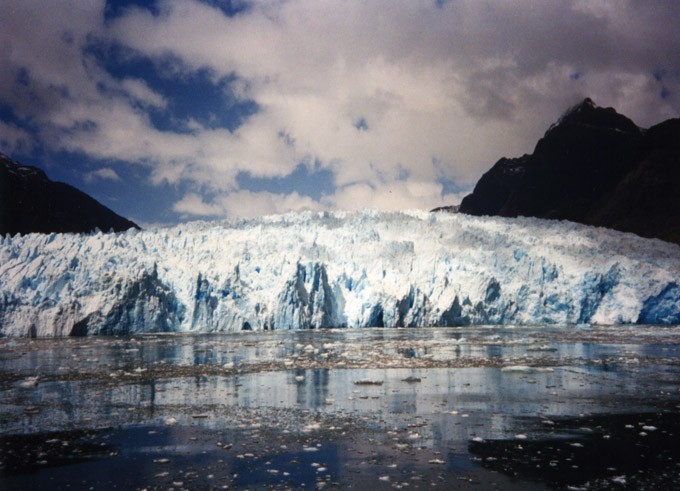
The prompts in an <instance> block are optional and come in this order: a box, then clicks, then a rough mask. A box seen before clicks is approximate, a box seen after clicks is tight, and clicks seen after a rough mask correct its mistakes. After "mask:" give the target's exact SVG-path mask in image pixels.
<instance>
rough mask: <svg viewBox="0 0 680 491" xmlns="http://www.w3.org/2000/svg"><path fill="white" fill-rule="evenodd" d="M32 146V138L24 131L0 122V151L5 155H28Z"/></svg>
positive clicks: (33, 144) (33, 143)
mask: <svg viewBox="0 0 680 491" xmlns="http://www.w3.org/2000/svg"><path fill="white" fill-rule="evenodd" d="M34 146H35V142H34V140H33V137H32V136H31V135H30V133H28V132H27V131H26V130H24V129H22V128H19V127H17V126H16V125H14V124H11V123H5V122H4V121H0V151H2V152H3V153H6V154H12V153H15V152H16V153H29V152H31V151H32V149H33V147H34Z"/></svg>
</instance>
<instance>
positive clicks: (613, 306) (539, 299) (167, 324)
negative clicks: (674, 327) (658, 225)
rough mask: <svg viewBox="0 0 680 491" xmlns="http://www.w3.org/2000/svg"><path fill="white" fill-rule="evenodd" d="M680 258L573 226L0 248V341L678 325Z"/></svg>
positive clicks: (113, 238) (190, 237) (470, 220)
mask: <svg viewBox="0 0 680 491" xmlns="http://www.w3.org/2000/svg"><path fill="white" fill-rule="evenodd" d="M679 284H680V246H677V245H674V244H670V243H666V242H662V241H659V240H649V239H641V238H639V237H637V236H634V235H631V234H623V233H619V232H614V231H609V230H605V229H598V228H591V227H586V226H582V225H577V224H574V223H570V222H557V221H543V220H538V219H530V218H519V219H504V218H488V217H471V216H466V215H459V214H456V215H453V214H433V213H426V212H416V211H414V212H378V211H363V212H351V213H350V212H335V213H311V212H309V213H297V214H287V215H279V216H269V217H262V218H258V219H252V220H242V221H233V222H219V223H214V222H213V223H207V222H194V223H188V224H183V225H179V226H176V227H174V228H168V229H157V230H150V231H143V232H140V231H134V230H130V231H128V232H125V233H118V234H103V233H97V234H93V235H77V234H63V235H61V234H51V235H41V234H30V235H26V236H15V237H5V238H0V333H1V334H3V335H6V336H67V335H85V334H123V333H136V332H159V331H185V332H186V331H202V332H203V331H205V332H212V331H229V330H244V329H245V330H249V329H252V330H257V329H300V328H302V329H305V328H320V327H344V326H347V327H363V326H386V327H392V326H444V325H446V326H453V325H465V324H543V323H560V324H579V323H595V324H618V323H636V322H643V323H665V324H677V323H680V301H679V299H680V287H679V286H678V285H679Z"/></svg>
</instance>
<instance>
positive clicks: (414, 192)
mask: <svg viewBox="0 0 680 491" xmlns="http://www.w3.org/2000/svg"><path fill="white" fill-rule="evenodd" d="M57 4H58V5H57ZM240 5H241V6H243V7H246V8H244V9H243V10H242V11H241V12H239V13H238V14H237V15H235V16H232V17H229V16H227V15H226V14H225V13H224V11H223V10H221V9H220V8H219V4H218V3H215V2H201V1H198V0H157V2H156V4H155V9H154V11H153V12H152V11H150V10H147V9H143V8H139V7H129V8H126V9H124V10H122V11H121V12H120V15H119V16H118V17H116V18H114V19H109V20H108V21H105V19H104V10H105V2H104V1H103V0H98V1H95V0H87V1H86V0H80V1H79V0H60V1H59V2H57V3H52V4H50V6H46V5H45V4H44V2H40V1H37V0H6V1H5V2H3V5H2V7H0V9H2V13H3V18H4V19H6V20H5V21H4V22H3V30H2V32H0V61H1V62H2V65H3V70H2V71H1V73H0V102H2V103H3V104H6V105H9V106H11V107H12V108H13V110H14V111H15V113H16V114H17V115H18V117H20V118H24V119H26V120H30V121H32V122H33V123H34V124H36V125H37V126H38V127H39V128H40V138H41V139H42V140H43V142H44V143H45V144H46V145H47V146H48V147H50V148H52V149H54V150H68V151H72V152H80V153H83V154H85V155H87V156H90V157H92V158H94V159H116V160H119V161H124V162H128V163H130V164H131V165H143V166H146V167H148V168H149V169H150V170H151V172H150V176H151V177H150V179H151V181H152V182H153V183H156V184H158V183H163V182H164V183H170V184H179V183H183V184H186V185H188V186H189V188H190V192H189V193H188V194H186V195H185V196H184V197H183V198H182V199H181V201H179V202H177V203H176V205H175V207H174V209H175V211H176V212H178V213H181V214H183V215H185V216H219V215H224V214H227V215H238V216H244V215H249V214H250V215H252V214H259V213H271V212H278V211H286V210H287V209H325V208H336V207H337V208H356V207H363V206H371V207H378V208H403V207H417V208H431V207H434V206H439V205H441V204H450V201H449V200H453V201H458V200H459V197H458V196H453V195H447V194H445V192H444V188H443V186H442V185H441V182H443V181H444V180H446V181H455V182H456V183H458V185H459V186H460V187H463V188H464V187H465V186H471V185H472V184H473V183H474V182H475V181H476V179H477V178H478V177H479V176H480V175H481V174H482V173H483V172H484V171H485V170H486V169H488V168H489V167H490V166H491V165H492V164H493V163H494V162H495V161H496V160H497V159H498V158H500V157H501V156H518V155H521V154H522V153H525V152H530V151H531V150H532V147H533V144H534V143H535V142H536V140H537V139H538V138H539V137H540V136H541V135H542V133H543V131H544V130H545V129H546V127H547V126H548V125H549V124H550V123H552V122H554V121H555V120H556V118H557V117H558V116H559V114H560V113H561V112H562V111H563V110H564V109H565V108H567V107H569V106H570V105H572V104H574V103H575V102H577V101H578V100H579V99H581V98H583V97H585V96H590V97H592V98H594V100H595V101H596V102H597V103H598V104H600V105H603V106H613V107H616V108H617V109H618V110H619V111H621V112H623V113H625V114H627V115H629V116H630V117H632V118H633V119H634V120H635V121H636V122H637V123H638V124H641V125H643V126H648V125H651V124H654V123H656V122H658V121H660V120H662V119H665V118H668V117H677V116H678V113H679V111H680V96H678V93H679V89H680V30H678V29H677V22H678V19H680V4H678V3H677V2H665V1H663V0H652V1H650V2H638V1H636V0H621V1H619V2H610V1H606V0H599V1H597V0H594V1H591V0H588V1H586V0H569V1H564V2H545V1H543V0H522V1H516V0H512V1H511V0H495V1H490V0H457V1H455V2H445V3H440V2H434V1H432V2H426V1H422V2H413V1H411V0H408V1H407V0H403V1H397V2H395V1H394V0H373V1H371V2H364V1H359V0H348V1H345V2H335V1H330V0H328V1H324V0H290V1H286V2H278V1H277V2H272V1H266V0H262V1H253V2H243V3H242V4H240ZM93 40H97V41H98V42H101V43H105V44H106V43H108V44H110V45H116V46H122V47H124V48H125V49H127V50H129V52H130V53H131V56H138V57H144V59H147V60H152V61H153V62H154V63H157V64H158V66H160V65H161V64H162V63H163V62H164V61H165V62H167V61H168V60H171V61H172V63H171V70H172V71H173V73H174V74H175V76H177V77H182V76H187V75H190V74H192V73H197V72H199V71H204V72H206V73H209V74H210V76H211V77H212V78H213V79H214V80H215V81H219V80H227V79H228V80H231V81H230V83H229V84H227V87H226V88H227V89H228V90H230V91H231V96H233V97H236V98H237V99H240V100H243V101H245V100H252V101H254V102H255V103H256V104H257V108H258V111H257V112H256V113H255V114H253V115H250V116H249V117H248V118H246V119H245V120H244V121H243V122H242V124H241V125H240V126H238V128H236V129H235V130H233V131H230V130H228V129H226V128H220V127H206V126H204V125H202V124H201V123H199V122H197V121H196V120H193V119H191V118H188V119H187V120H186V121H185V124H184V127H185V129H186V130H187V131H176V130H169V129H159V128H158V127H157V125H155V124H154V122H153V118H152V111H171V110H172V107H171V106H172V104H171V101H169V100H168V99H167V98H166V97H164V96H163V94H161V93H159V92H158V91H157V90H155V89H154V87H152V86H150V85H149V84H148V83H147V81H145V80H142V79H140V78H139V77H137V76H131V77H125V78H122V79H120V78H116V77H114V76H112V74H111V73H109V72H108V71H107V70H106V69H105V67H103V66H102V65H101V63H99V60H98V59H97V57H96V55H95V54H93V53H92V51H91V50H88V49H87V47H88V46H89V45H91V43H92V42H93ZM225 90H226V89H225ZM5 126H7V125H6V124H5ZM5 133H6V134H8V135H11V134H12V133H11V132H10V131H6V132H3V134H5ZM6 140H7V141H8V142H10V141H11V142H17V141H19V139H18V136H16V134H15V136H13V137H12V136H10V137H6ZM14 144H16V143H14ZM5 145H6V146H10V143H6V144H5ZM300 163H303V164H306V165H308V166H309V168H310V169H311V168H313V167H314V166H320V167H321V168H323V169H326V170H329V171H331V172H332V175H333V179H334V185H335V191H334V193H332V194H330V195H327V196H324V197H322V198H321V200H318V201H315V200H313V199H311V198H309V197H306V196H302V195H299V194H296V193H295V194H290V193H289V194H274V193H252V192H250V191H248V190H245V189H240V188H239V185H238V180H237V176H238V175H239V173H241V172H248V173H249V174H250V175H252V176H255V177H261V178H274V177H281V176H286V175H289V174H290V173H292V172H293V171H294V170H295V169H296V168H297V167H298V165H299V164H300Z"/></svg>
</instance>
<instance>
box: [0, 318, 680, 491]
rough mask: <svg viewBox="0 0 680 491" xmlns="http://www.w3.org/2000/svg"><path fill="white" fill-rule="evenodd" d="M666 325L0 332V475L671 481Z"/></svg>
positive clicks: (675, 346)
mask: <svg viewBox="0 0 680 491" xmlns="http://www.w3.org/2000/svg"><path fill="white" fill-rule="evenodd" d="M676 434H677V435H680V327H670V328H668V327H664V328H661V327H652V326H632V327H631V326H618V327H607V328H591V327H584V328H580V327H579V328H577V327H542V328H519V327H518V328H511V327H502V328H501V327H465V328H447V329H439V328H437V329H425V328H421V329H361V330H319V331H275V332H244V333H235V334H219V335H218V334H213V335H148V336H135V337H130V338H113V337H111V338H105V337H100V338H70V339H57V340H48V339H46V340H30V339H9V338H3V339H0V488H1V489H3V490H11V489H27V488H34V489H170V488H172V489H272V488H273V489H319V488H339V489H371V490H378V489H433V488H434V489H437V488H439V489H468V488H470V487H472V486H474V489H652V488H654V489H672V488H676V489H677V488H679V487H680V446H679V445H677V437H676Z"/></svg>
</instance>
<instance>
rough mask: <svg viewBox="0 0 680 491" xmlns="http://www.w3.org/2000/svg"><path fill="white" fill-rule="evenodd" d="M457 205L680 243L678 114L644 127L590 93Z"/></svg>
mask: <svg viewBox="0 0 680 491" xmlns="http://www.w3.org/2000/svg"><path fill="white" fill-rule="evenodd" d="M460 212H461V213H467V214H470V215H498V216H506V217H515V216H533V217H539V218H548V219H565V220H571V221H574V222H580V223H584V224H587V225H595V226H602V227H607V228H613V229H616V230H621V231H624V232H633V233H636V234H638V235H641V236H643V237H656V238H660V239H662V240H666V241H669V242H675V243H679V244H680V119H670V120H668V121H665V122H663V123H660V124H658V125H656V126H653V127H652V128H650V129H648V130H644V129H642V128H639V127H638V126H637V125H636V124H635V123H633V121H631V120H630V119H628V118H627V117H625V116H623V115H621V114H619V113H617V112H616V111H615V110H614V109H612V108H601V107H598V106H597V105H596V104H595V103H593V101H592V100H591V99H589V98H587V99H585V100H584V101H582V102H581V103H580V104H578V105H576V106H574V107H573V108H571V109H570V110H568V111H567V112H566V113H565V114H564V115H563V116H562V117H561V118H560V119H559V121H558V122H557V123H555V124H554V125H552V126H551V127H550V128H549V129H548V131H547V132H546V133H545V135H544V136H543V138H541V139H540V140H539V141H538V143H537V144H536V147H535V149H534V152H533V153H532V154H527V155H523V156H522V157H519V158H510V159H508V158H502V159H500V160H499V161H498V162H496V164H495V165H494V166H493V167H492V168H491V169H490V170H489V171H488V172H486V173H485V174H484V175H483V176H482V177H481V178H480V180H479V182H478V183H477V185H476V186H475V189H474V191H473V192H472V194H470V195H468V196H466V197H465V198H464V199H463V201H462V203H461V205H460Z"/></svg>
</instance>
